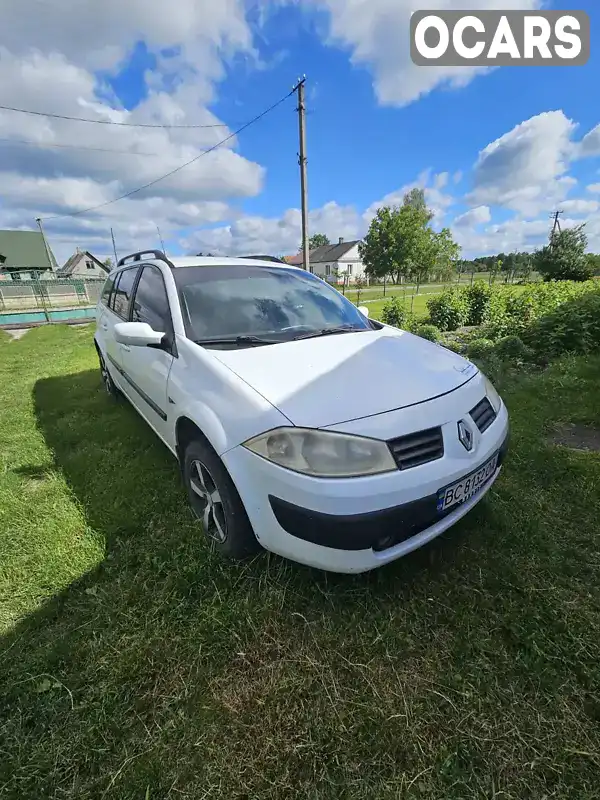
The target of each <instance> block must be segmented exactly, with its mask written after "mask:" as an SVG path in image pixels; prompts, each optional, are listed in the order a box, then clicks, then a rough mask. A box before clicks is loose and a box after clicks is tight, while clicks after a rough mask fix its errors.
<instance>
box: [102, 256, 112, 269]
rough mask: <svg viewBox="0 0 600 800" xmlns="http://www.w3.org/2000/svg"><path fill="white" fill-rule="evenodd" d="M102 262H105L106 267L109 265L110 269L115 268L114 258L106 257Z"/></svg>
mask: <svg viewBox="0 0 600 800" xmlns="http://www.w3.org/2000/svg"><path fill="white" fill-rule="evenodd" d="M102 263H103V264H104V266H105V267H108V269H112V268H113V262H112V258H105V259H104V261H103V262H102Z"/></svg>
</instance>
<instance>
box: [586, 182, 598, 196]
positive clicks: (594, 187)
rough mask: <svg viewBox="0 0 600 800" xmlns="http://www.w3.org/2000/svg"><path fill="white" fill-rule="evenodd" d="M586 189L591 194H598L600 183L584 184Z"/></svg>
mask: <svg viewBox="0 0 600 800" xmlns="http://www.w3.org/2000/svg"><path fill="white" fill-rule="evenodd" d="M586 189H587V190H588V192H592V194H600V183H590V185H589V186H586Z"/></svg>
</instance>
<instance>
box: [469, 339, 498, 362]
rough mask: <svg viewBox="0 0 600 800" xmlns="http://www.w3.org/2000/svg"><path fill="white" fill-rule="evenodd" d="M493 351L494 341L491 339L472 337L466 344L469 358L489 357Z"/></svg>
mask: <svg viewBox="0 0 600 800" xmlns="http://www.w3.org/2000/svg"><path fill="white" fill-rule="evenodd" d="M493 352H494V343H493V342H492V341H491V339H474V340H473V341H472V342H470V343H469V345H468V346H467V355H468V356H469V358H489V357H490V355H491V354H492V353H493Z"/></svg>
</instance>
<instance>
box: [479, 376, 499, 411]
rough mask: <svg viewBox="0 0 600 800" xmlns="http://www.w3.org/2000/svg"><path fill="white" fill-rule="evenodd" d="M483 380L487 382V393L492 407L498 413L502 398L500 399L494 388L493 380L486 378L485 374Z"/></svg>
mask: <svg viewBox="0 0 600 800" xmlns="http://www.w3.org/2000/svg"><path fill="white" fill-rule="evenodd" d="M483 380H484V383H485V393H486V395H487V398H488V400H489V401H490V403H491V404H492V408H493V409H494V411H495V412H496V414H497V413H498V412H499V411H500V406H501V405H502V400H501V399H500V395H499V394H498V392H497V391H496V390H495V389H494V387H493V385H492V382H491V381H490V380H489V379H488V378H486V377H485V375H484V376H483Z"/></svg>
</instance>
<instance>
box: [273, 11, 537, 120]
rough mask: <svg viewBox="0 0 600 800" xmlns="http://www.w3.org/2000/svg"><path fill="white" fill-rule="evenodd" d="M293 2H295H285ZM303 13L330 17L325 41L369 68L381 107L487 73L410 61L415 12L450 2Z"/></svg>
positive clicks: (462, 84) (477, 69) (472, 69)
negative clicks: (412, 20)
mask: <svg viewBox="0 0 600 800" xmlns="http://www.w3.org/2000/svg"><path fill="white" fill-rule="evenodd" d="M288 2H297V0H288ZM301 2H303V4H304V6H305V7H309V8H311V7H312V8H314V7H317V8H320V9H323V8H324V9H326V10H327V11H328V12H329V37H330V40H331V41H332V42H333V43H335V44H338V45H342V46H343V47H345V48H348V49H349V50H350V51H351V54H352V55H351V58H352V61H353V62H354V63H356V64H361V65H366V66H368V67H369V68H370V69H371V70H372V72H373V75H374V82H375V91H376V93H377V98H378V100H379V102H380V103H382V104H384V105H398V106H403V105H406V104H408V103H411V102H413V101H414V100H417V99H418V98H419V97H421V96H422V95H426V94H428V93H429V92H431V91H432V90H433V89H435V88H436V87H437V86H450V87H452V88H456V87H461V86H465V85H466V84H468V83H470V81H471V80H472V79H473V78H474V77H475V75H477V74H480V73H482V72H485V71H486V70H485V68H481V67H479V68H471V67H431V66H428V67H417V66H415V64H413V63H412V61H411V58H410V48H409V46H408V42H409V28H410V17H411V13H412V12H413V11H417V10H419V9H420V8H423V6H424V5H425V6H426V7H427V8H428V9H432V10H435V9H447V8H448V7H449V6H450V5H451V4H450V3H449V2H448V0H430V2H428V3H425V4H423V2H422V0H301ZM539 5H540V0H503V2H501V3H498V1H497V0H468V2H463V3H462V5H461V8H464V7H468V8H470V9H472V10H474V11H478V10H487V9H494V8H502V9H507V10H508V9H532V8H537V7H538V6H539Z"/></svg>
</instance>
